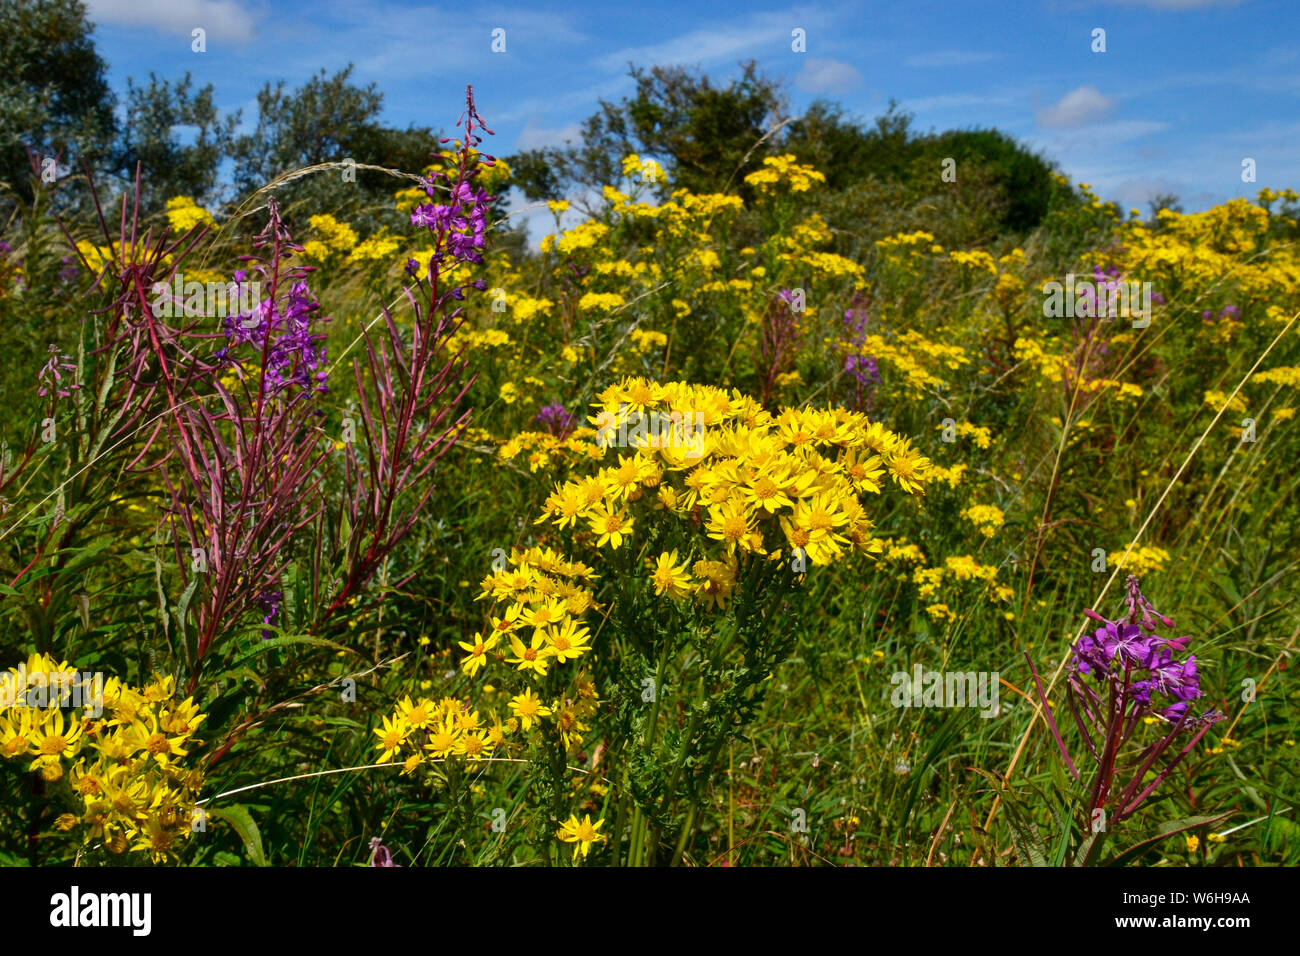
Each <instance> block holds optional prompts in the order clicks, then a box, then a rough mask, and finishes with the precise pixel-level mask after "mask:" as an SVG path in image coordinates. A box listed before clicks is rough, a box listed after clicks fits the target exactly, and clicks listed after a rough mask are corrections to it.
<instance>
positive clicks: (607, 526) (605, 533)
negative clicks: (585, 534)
mask: <svg viewBox="0 0 1300 956" xmlns="http://www.w3.org/2000/svg"><path fill="white" fill-rule="evenodd" d="M588 520H589V521H590V522H591V530H592V531H593V532H595V533H596V534H598V535H599V536H600V537H599V538H598V539H597V541H596V547H598V548H603V547H604V546H605V544H606V543H608V544H609V545H610V546H611V547H613V548H616V549H617V548H620V547H622V545H623V538H624V537H625V536H630V535H631V534H632V519H631V518H630V517H629V516H628V514H627V512H625V511H623V510H621V509H620V510H619V511H611V510H610V509H609V508H608V507H606V506H605V505H603V504H602V505H601V506H600V507H599V508H598V509H596V513H595V514H594V515H592V516H591V518H590V519H588Z"/></svg>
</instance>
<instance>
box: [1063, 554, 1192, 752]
mask: <svg viewBox="0 0 1300 956" xmlns="http://www.w3.org/2000/svg"><path fill="white" fill-rule="evenodd" d="M1125 590H1126V592H1127V593H1126V596H1125V601H1126V603H1127V604H1128V614H1127V615H1125V617H1124V618H1121V619H1120V620H1118V621H1111V620H1107V619H1106V618H1103V617H1102V616H1101V615H1099V614H1097V613H1096V612H1094V611H1089V612H1087V613H1088V616H1089V617H1092V618H1093V619H1094V620H1096V621H1098V622H1100V623H1101V625H1102V626H1101V627H1099V628H1097V629H1096V630H1095V631H1093V632H1092V633H1091V634H1085V635H1083V636H1082V637H1081V638H1080V639H1079V640H1078V642H1076V643H1075V645H1074V648H1073V657H1072V658H1071V661H1070V670H1071V673H1072V676H1071V679H1070V680H1071V684H1072V686H1073V687H1074V688H1075V690H1076V691H1078V692H1080V693H1083V694H1085V695H1086V696H1095V694H1096V693H1097V691H1092V692H1091V693H1089V691H1088V683H1086V682H1085V679H1087V681H1090V682H1091V683H1092V684H1095V685H1098V686H1099V691H1100V692H1102V693H1111V692H1112V691H1114V692H1115V694H1116V696H1117V700H1118V702H1119V704H1120V705H1121V706H1123V707H1127V706H1128V704H1129V702H1133V703H1136V704H1137V705H1138V707H1139V709H1140V710H1143V711H1145V710H1150V712H1151V713H1154V714H1157V715H1159V716H1162V717H1164V718H1165V719H1167V720H1172V721H1178V720H1179V719H1181V718H1182V717H1183V716H1184V715H1185V714H1186V713H1187V705H1188V704H1190V703H1191V702H1192V701H1194V700H1196V699H1197V698H1199V697H1202V696H1204V691H1202V690H1201V680H1200V672H1199V669H1198V667H1197V664H1196V656H1195V655H1193V654H1189V655H1187V657H1186V658H1183V659H1180V658H1179V657H1178V656H1176V655H1180V654H1182V653H1184V652H1185V650H1186V645H1187V643H1188V641H1189V640H1190V638H1189V637H1177V638H1173V637H1164V636H1161V633H1160V632H1161V631H1164V632H1166V633H1168V631H1169V629H1170V628H1172V627H1173V626H1174V621H1173V619H1172V618H1170V617H1167V616H1166V615H1164V614H1161V613H1160V612H1159V611H1157V610H1156V609H1155V607H1153V606H1152V604H1151V602H1150V601H1149V600H1148V599H1147V597H1146V595H1145V594H1143V593H1142V589H1141V586H1140V584H1139V582H1138V579H1137V578H1136V577H1133V576H1130V577H1129V579H1128V582H1127V584H1126V585H1125ZM1217 719H1218V715H1216V714H1214V713H1213V712H1211V713H1209V714H1207V715H1205V716H1204V717H1202V718H1201V719H1200V720H1198V721H1195V722H1192V725H1194V726H1200V725H1201V724H1203V723H1206V722H1213V721H1214V720H1217Z"/></svg>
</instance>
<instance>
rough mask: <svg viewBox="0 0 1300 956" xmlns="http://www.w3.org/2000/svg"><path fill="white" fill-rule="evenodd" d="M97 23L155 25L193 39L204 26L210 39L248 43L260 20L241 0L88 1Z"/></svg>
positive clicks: (136, 25)
mask: <svg viewBox="0 0 1300 956" xmlns="http://www.w3.org/2000/svg"><path fill="white" fill-rule="evenodd" d="M86 8H87V12H88V14H89V16H90V19H91V20H93V21H94V22H95V23H111V24H115V25H117V26H128V27H153V28H155V29H157V30H162V31H163V32H165V33H172V34H175V35H177V36H182V37H185V38H186V39H189V38H190V37H191V36H192V33H191V31H192V30H194V29H195V28H196V27H201V28H202V29H203V30H205V31H206V32H207V36H208V39H211V40H229V41H231V42H234V43H247V42H249V41H250V40H252V39H253V24H254V21H255V20H256V19H257V17H256V15H255V14H254V13H253V12H252V11H251V10H246V9H245V8H244V7H242V6H241V5H240V4H239V3H238V2H237V0H87V2H86Z"/></svg>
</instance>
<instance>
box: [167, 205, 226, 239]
mask: <svg viewBox="0 0 1300 956" xmlns="http://www.w3.org/2000/svg"><path fill="white" fill-rule="evenodd" d="M167 224H168V225H169V226H171V227H172V229H173V230H174V231H175V232H189V231H190V230H191V229H193V228H194V227H195V226H215V225H216V224H217V221H216V220H215V219H213V218H212V213H210V212H208V211H207V210H206V209H204V208H203V207H202V206H200V205H199V204H198V203H196V202H195V201H194V200H193V199H191V198H190V197H189V196H173V197H172V198H171V199H169V200H167Z"/></svg>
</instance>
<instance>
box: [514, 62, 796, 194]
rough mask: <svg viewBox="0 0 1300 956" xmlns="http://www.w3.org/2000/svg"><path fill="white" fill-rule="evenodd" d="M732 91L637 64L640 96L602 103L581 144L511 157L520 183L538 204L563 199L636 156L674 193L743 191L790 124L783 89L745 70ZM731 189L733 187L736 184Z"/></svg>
mask: <svg viewBox="0 0 1300 956" xmlns="http://www.w3.org/2000/svg"><path fill="white" fill-rule="evenodd" d="M741 70H742V72H741V75H740V77H738V78H737V79H734V80H732V81H731V82H730V83H728V84H727V86H725V87H719V86H715V85H714V84H713V83H712V82H711V81H710V80H709V78H708V77H707V76H705V75H703V74H699V73H694V72H691V71H689V70H687V69H685V68H683V67H676V66H656V67H652V68H651V69H650V70H648V71H647V70H643V69H640V68H638V67H635V66H632V67H630V68H629V75H630V76H631V77H632V79H633V81H634V82H635V83H636V94H635V95H634V96H632V97H630V98H629V97H624V98H623V100H622V101H621V102H619V103H610V102H608V101H605V100H601V101H600V109H599V111H598V112H596V113H595V114H593V115H592V116H590V117H588V119H587V120H586V121H585V122H584V123H583V125H582V139H581V142H580V143H578V144H576V145H568V146H562V147H547V148H543V149H534V150H524V151H522V152H519V153H516V154H515V155H513V156H509V157H507V159H506V161H507V162H508V163H509V164H510V168H511V170H512V171H513V172H514V182H515V185H517V186H519V187H520V188H521V189H522V190H523V192H524V194H525V195H526V196H527V197H528V198H529V199H531V200H537V199H557V198H559V197H560V196H563V195H565V194H566V193H567V192H569V191H570V190H572V189H573V188H574V187H578V188H580V189H581V188H587V189H596V188H599V187H600V186H601V185H603V184H605V183H612V182H614V181H616V180H617V178H618V177H619V176H620V175H621V170H620V168H619V163H620V161H621V160H622V158H623V157H624V156H626V155H627V154H629V153H637V154H638V155H640V156H641V157H642V158H643V159H655V160H657V161H658V162H659V163H660V164H661V165H663V167H664V169H665V172H666V173H667V175H668V179H669V183H670V184H671V186H673V187H685V188H687V189H690V190H692V191H695V192H716V191H720V190H722V189H724V188H732V189H735V188H737V184H738V183H740V182H741V181H742V180H743V178H744V176H745V175H746V174H747V173H749V172H751V171H752V170H753V169H755V168H757V166H758V165H759V164H760V163H761V162H762V158H763V156H764V155H765V151H764V144H765V143H768V142H770V141H771V140H772V139H773V137H774V136H775V134H776V133H777V131H778V130H779V128H780V127H781V124H782V122H783V120H784V113H785V109H784V101H783V98H782V96H781V92H780V86H779V84H777V83H776V82H774V81H772V80H769V79H766V78H765V77H763V76H761V75H760V74H759V73H758V68H757V66H756V65H755V64H754V63H753V62H750V63H746V64H743V65H742V67H741ZM728 184H730V186H728Z"/></svg>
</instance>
